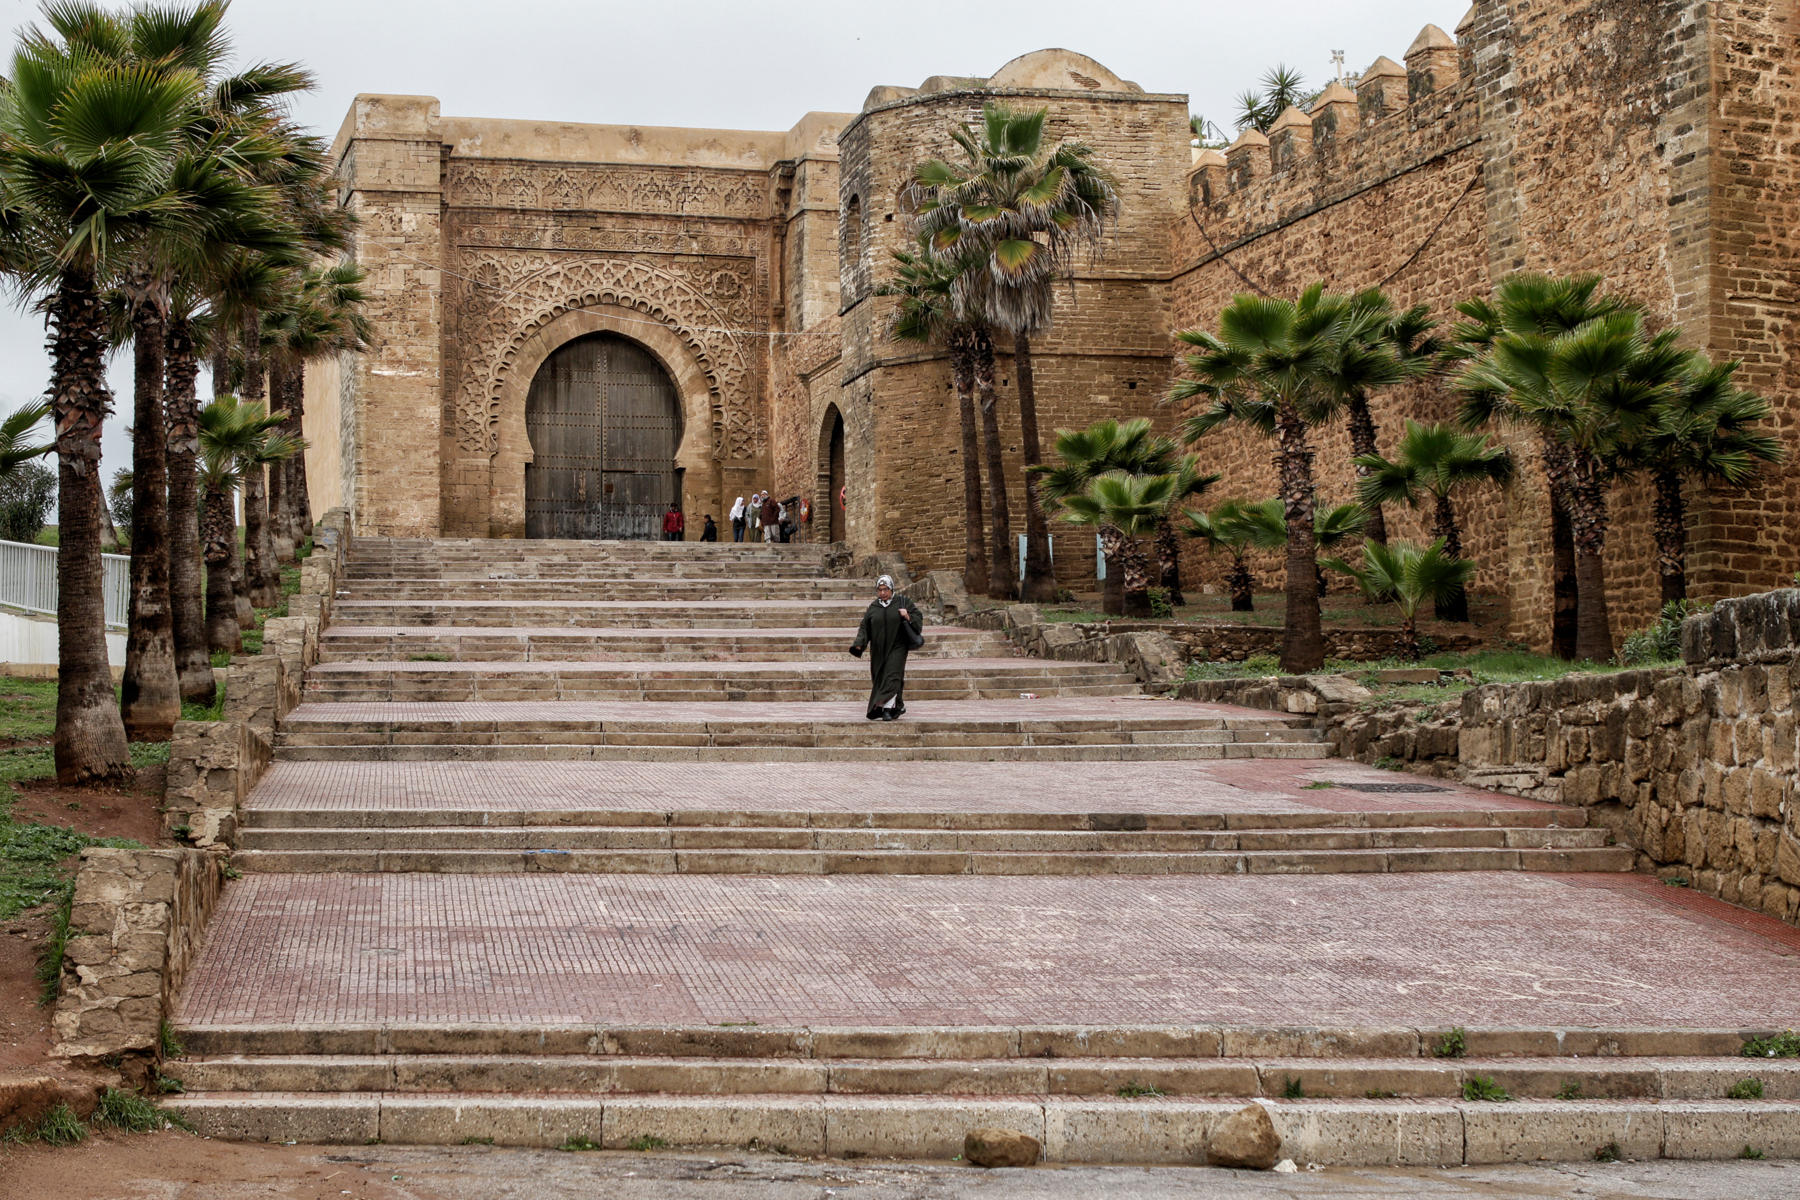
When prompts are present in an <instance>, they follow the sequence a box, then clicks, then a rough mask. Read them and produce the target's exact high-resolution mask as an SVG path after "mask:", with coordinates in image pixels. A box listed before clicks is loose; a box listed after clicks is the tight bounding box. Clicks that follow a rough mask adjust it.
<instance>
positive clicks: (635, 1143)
mask: <svg viewBox="0 0 1800 1200" xmlns="http://www.w3.org/2000/svg"><path fill="white" fill-rule="evenodd" d="M668 1144H669V1143H667V1142H665V1141H663V1140H662V1139H661V1138H659V1137H656V1136H655V1135H653V1134H648V1133H646V1134H645V1135H644V1136H643V1137H635V1138H632V1139H631V1140H630V1141H629V1142H626V1143H625V1148H626V1149H627V1150H638V1151H643V1150H662V1149H665V1148H667V1146H668Z"/></svg>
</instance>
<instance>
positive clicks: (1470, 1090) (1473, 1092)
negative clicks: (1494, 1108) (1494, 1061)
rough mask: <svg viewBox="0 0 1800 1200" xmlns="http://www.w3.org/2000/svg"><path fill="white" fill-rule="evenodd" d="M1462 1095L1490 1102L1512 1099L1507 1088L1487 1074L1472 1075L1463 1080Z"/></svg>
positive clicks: (1503, 1101) (1466, 1097)
mask: <svg viewBox="0 0 1800 1200" xmlns="http://www.w3.org/2000/svg"><path fill="white" fill-rule="evenodd" d="M1462 1097H1463V1099H1464V1100H1481V1101H1486V1102H1487V1103H1490V1104H1505V1103H1506V1102H1507V1101H1509V1100H1511V1099H1512V1096H1511V1095H1510V1094H1509V1093H1508V1092H1507V1090H1506V1089H1505V1088H1503V1087H1501V1086H1500V1085H1499V1084H1497V1083H1495V1082H1494V1081H1493V1078H1492V1077H1491V1076H1487V1075H1471V1076H1469V1077H1468V1078H1467V1079H1465V1080H1463V1086H1462Z"/></svg>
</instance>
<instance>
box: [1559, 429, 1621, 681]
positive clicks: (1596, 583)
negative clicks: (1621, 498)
mask: <svg viewBox="0 0 1800 1200" xmlns="http://www.w3.org/2000/svg"><path fill="white" fill-rule="evenodd" d="M1570 466H1571V486H1570V489H1569V498H1570V504H1569V525H1570V533H1571V534H1572V535H1573V536H1574V540H1575V588H1576V594H1577V596H1578V597H1579V600H1580V607H1579V608H1578V609H1577V610H1576V617H1575V657H1576V658H1577V659H1579V660H1581V661H1583V662H1596V663H1603V662H1611V661H1612V656H1613V640H1612V620H1611V617H1610V615H1609V614H1608V612H1607V605H1606V527H1607V512H1606V484H1605V483H1604V482H1603V481H1602V480H1601V478H1600V466H1599V464H1598V463H1597V462H1595V461H1594V460H1593V458H1592V456H1591V455H1588V454H1585V453H1582V452H1576V453H1574V454H1572V455H1571V456H1570Z"/></svg>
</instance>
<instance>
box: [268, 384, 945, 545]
mask: <svg viewBox="0 0 1800 1200" xmlns="http://www.w3.org/2000/svg"><path fill="white" fill-rule="evenodd" d="M290 370H291V371H292V376H291V378H290V380H289V383H288V387H289V392H288V405H287V411H288V412H289V413H290V414H292V425H293V428H292V429H291V430H290V432H291V433H293V435H294V436H295V437H302V436H304V434H305V432H306V363H305V362H303V361H300V360H298V359H296V360H295V361H294V363H293V365H292V367H291V368H290ZM285 465H286V466H287V468H288V488H287V498H288V537H290V538H292V539H293V541H294V543H295V544H296V545H298V544H299V543H300V542H303V541H305V540H306V539H307V538H309V537H311V536H312V492H311V491H310V490H309V489H308V488H307V486H306V451H305V450H301V451H300V452H299V453H298V454H295V455H294V457H292V458H290V459H288V460H287V462H286V464H285ZM976 508H977V509H978V510H979V508H980V505H979V504H977V505H976Z"/></svg>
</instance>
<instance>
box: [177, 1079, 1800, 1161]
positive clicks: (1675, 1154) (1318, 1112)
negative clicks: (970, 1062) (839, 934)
mask: <svg viewBox="0 0 1800 1200" xmlns="http://www.w3.org/2000/svg"><path fill="white" fill-rule="evenodd" d="M166 1103H167V1105H168V1106H169V1107H170V1108H171V1109H173V1110H174V1111H176V1112H178V1113H179V1114H180V1115H181V1116H182V1118H183V1119H184V1120H185V1121H186V1122H188V1123H189V1124H191V1125H192V1126H193V1127H194V1128H195V1129H196V1131H197V1132H199V1133H201V1134H203V1135H205V1136H208V1137H215V1138H222V1139H228V1140H238V1141H281V1142H306V1143H337V1144H349V1145H366V1144H371V1143H374V1142H381V1143H384V1144H388V1145H407V1144H411V1145H458V1144H463V1143H469V1142H481V1143H484V1144H487V1143H491V1144H494V1145H512V1146H561V1145H568V1144H577V1145H598V1146H601V1147H603V1148H607V1149H617V1150H624V1149H643V1148H646V1147H660V1146H671V1147H688V1146H723V1147H743V1148H751V1149H761V1150H770V1149H774V1150H778V1151H781V1152H785V1153H789V1154H798V1155H808V1156H825V1157H836V1158H861V1157H881V1158H905V1159H940V1160H948V1159H953V1158H956V1157H958V1156H960V1155H961V1154H962V1150H963V1137H964V1135H965V1134H966V1133H967V1132H968V1131H969V1130H970V1129H973V1128H977V1127H981V1126H999V1127H1001V1128H1007V1129H1014V1130H1018V1131H1020V1132H1022V1133H1026V1134H1028V1135H1030V1136H1032V1137H1034V1138H1036V1139H1037V1140H1038V1142H1039V1143H1040V1145H1041V1146H1042V1151H1043V1158H1044V1160H1046V1161H1049V1162H1064V1163H1112V1162H1128V1163H1147V1164H1173V1163H1190V1164H1191V1163H1203V1162H1205V1161H1207V1159H1206V1155H1207V1148H1208V1146H1209V1144H1210V1143H1211V1139H1212V1138H1213V1136H1214V1133H1215V1131H1216V1130H1218V1128H1219V1127H1220V1126H1221V1124H1222V1123H1223V1122H1224V1121H1225V1120H1226V1118H1228V1117H1230V1116H1231V1115H1232V1114H1233V1113H1234V1112H1236V1111H1237V1110H1238V1109H1239V1108H1240V1107H1242V1104H1243V1100H1242V1098H1241V1097H1240V1098H1232V1099H1229V1100H1200V1099H1184V1098H1180V1097H1138V1098H1127V1097H1121V1096H1117V1095H1093V1096H1068V1097H1062V1096H1031V1095H1027V1096H974V1097H971V1096H961V1095H950V1096H945V1095H929V1094H926V1095H907V1096H870V1095H835V1094H834V1095H794V1094H780V1093H777V1094H762V1095H736V1096H682V1095H662V1094H654V1095H644V1094H630V1095H622V1094H618V1093H587V1094H578V1095H560V1096H544V1095H518V1094H508V1093H482V1092H458V1093H443V1094H430V1093H413V1094H406V1093H395V1092H316V1093H294V1092H224V1093H194V1094H189V1095H185V1096H175V1097H172V1098H170V1099H169V1100H168V1101H166ZM1269 1103H1270V1105H1271V1114H1270V1115H1271V1117H1272V1118H1273V1120H1274V1123H1275V1127H1276V1132H1277V1134H1278V1135H1279V1137H1280V1139H1281V1144H1280V1150H1279V1153H1280V1154H1281V1155H1283V1156H1285V1157H1288V1158H1292V1159H1294V1160H1295V1161H1296V1162H1298V1163H1304V1164H1306V1165H1309V1166H1314V1165H1316V1166H1407V1167H1427V1166H1435V1167H1448V1166H1462V1165H1480V1164H1489V1163H1501V1162H1524V1161H1535V1160H1564V1161H1585V1162H1592V1161H1593V1159H1594V1158H1595V1156H1596V1155H1597V1154H1601V1153H1604V1154H1607V1155H1609V1156H1615V1157H1619V1158H1629V1159H1652V1158H1672V1159H1723V1158H1737V1157H1740V1156H1741V1155H1742V1154H1743V1152H1744V1149H1745V1148H1746V1147H1752V1148H1753V1149H1754V1150H1755V1151H1756V1152H1757V1153H1758V1154H1759V1155H1766V1156H1767V1157H1770V1158H1778V1157H1790V1156H1794V1155H1800V1103H1795V1102H1792V1101H1779V1100H1760V1101H1729V1100H1690V1101H1666V1100H1576V1101H1555V1100H1526V1101H1520V1102H1517V1103H1512V1104H1484V1103H1478V1102H1468V1101H1462V1100H1369V1099H1357V1100H1278V1101H1271V1102H1269Z"/></svg>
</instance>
